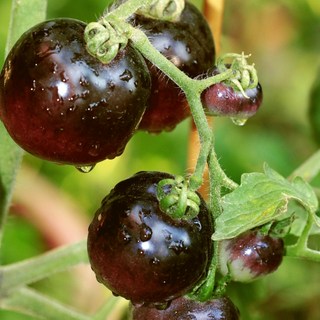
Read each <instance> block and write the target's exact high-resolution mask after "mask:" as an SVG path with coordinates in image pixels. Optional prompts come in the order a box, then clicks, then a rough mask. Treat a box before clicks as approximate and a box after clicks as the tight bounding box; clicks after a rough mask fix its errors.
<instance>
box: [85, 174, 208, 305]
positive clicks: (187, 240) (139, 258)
mask: <svg viewBox="0 0 320 320" xmlns="http://www.w3.org/2000/svg"><path fill="white" fill-rule="evenodd" d="M173 178H174V176H172V175H171V174H168V173H163V172H153V171H151V172H139V173H137V174H135V175H133V176H132V177H130V178H128V179H126V180H124V181H122V182H120V183H118V184H117V185H116V186H115V187H114V189H113V190H112V191H111V192H110V193H109V194H108V195H107V196H106V197H105V198H104V200H103V201H102V204H101V207H100V209H98V211H97V212H96V214H95V216H94V218H93V220H92V222H91V224H90V227H89V234H88V254H89V259H90V263H91V267H92V269H93V271H94V272H95V274H96V277H97V279H98V281H99V282H101V283H103V284H104V285H105V286H106V287H108V288H109V289H110V290H111V291H112V292H114V293H115V294H116V295H120V296H122V297H124V298H126V299H128V300H131V301H132V302H133V303H134V304H142V303H153V304H155V305H159V304H160V305H161V304H165V303H166V302H167V301H170V300H172V299H174V298H177V297H179V296H181V295H183V294H185V293H187V292H188V291H190V290H191V289H192V288H193V287H194V286H195V285H196V284H197V283H198V281H199V280H201V279H203V278H204V277H205V276H206V272H207V269H208V266H209V262H210V261H211V258H212V254H213V251H212V241H211V235H212V233H213V219H212V216H211V214H210V213H209V211H208V209H207V206H206V204H205V202H204V200H203V198H202V197H201V196H200V194H198V196H199V197H200V199H201V204H200V212H199V214H198V215H197V216H196V217H195V218H193V219H189V220H184V219H177V220H173V219H172V218H170V217H169V216H168V215H167V214H166V213H164V212H162V211H161V210H160V208H159V201H158V198H157V191H156V190H157V184H158V183H159V182H160V181H161V180H163V179H173ZM169 188H170V187H169V186H168V192H169V191H170V189H169Z"/></svg>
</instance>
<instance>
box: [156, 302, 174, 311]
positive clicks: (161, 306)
mask: <svg viewBox="0 0 320 320" xmlns="http://www.w3.org/2000/svg"><path fill="white" fill-rule="evenodd" d="M170 303H171V301H166V302H155V303H154V304H153V305H154V307H155V308H156V309H157V310H165V309H167V308H168V307H169V304H170Z"/></svg>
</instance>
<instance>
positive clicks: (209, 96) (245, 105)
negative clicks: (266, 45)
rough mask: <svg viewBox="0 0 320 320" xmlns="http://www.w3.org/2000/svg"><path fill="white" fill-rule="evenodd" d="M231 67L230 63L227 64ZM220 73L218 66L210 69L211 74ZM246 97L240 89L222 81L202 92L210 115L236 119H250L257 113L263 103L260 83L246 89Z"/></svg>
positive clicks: (207, 113) (202, 97) (206, 111)
mask: <svg viewBox="0 0 320 320" xmlns="http://www.w3.org/2000/svg"><path fill="white" fill-rule="evenodd" d="M227 67H229V65H227ZM217 74H220V72H219V70H218V68H217V67H215V68H214V69H213V70H211V71H210V73H209V74H208V75H209V76H215V75H217ZM245 93H246V95H247V96H248V97H249V99H248V98H246V97H244V96H243V95H242V93H241V92H240V91H236V90H234V89H233V88H232V87H231V86H227V85H225V84H224V83H222V82H219V83H216V84H214V85H212V86H210V87H209V88H207V89H205V90H204V91H203V92H202V94H201V101H202V105H203V109H204V111H205V113H206V115H208V116H229V117H232V118H236V119H240V120H241V119H243V120H245V119H248V118H249V117H251V116H253V115H255V114H256V112H257V110H258V109H259V107H260V105H261V103H262V88H261V85H260V84H259V83H258V85H257V86H256V87H255V88H253V89H247V90H245Z"/></svg>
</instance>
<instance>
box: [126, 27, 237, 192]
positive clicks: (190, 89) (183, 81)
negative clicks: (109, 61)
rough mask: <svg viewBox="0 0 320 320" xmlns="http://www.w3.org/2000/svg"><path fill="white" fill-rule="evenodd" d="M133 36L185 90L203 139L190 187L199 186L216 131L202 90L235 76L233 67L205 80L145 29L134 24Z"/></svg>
mask: <svg viewBox="0 0 320 320" xmlns="http://www.w3.org/2000/svg"><path fill="white" fill-rule="evenodd" d="M131 40H132V41H133V44H134V46H135V47H136V48H137V49H138V50H139V51H140V52H141V53H142V54H143V56H144V57H145V58H147V59H148V60H150V61H151V62H152V63H153V64H154V65H155V66H157V67H158V68H159V69H160V70H161V71H162V72H163V73H165V74H166V75H167V76H168V77H169V78H170V79H171V80H173V81H174V82H175V83H176V84H177V85H178V86H180V88H181V89H182V91H184V93H185V94H186V97H187V100H188V102H189V105H190V109H191V112H192V116H193V120H194V122H195V125H196V127H197V130H198V133H199V137H200V143H201V148H200V152H199V157H198V160H197V163H196V166H195V170H194V173H193V174H192V176H191V178H190V189H192V190H196V189H197V188H199V187H200V186H201V184H202V176H203V171H204V168H205V165H206V162H207V159H208V155H209V151H210V149H211V148H212V147H213V134H212V131H211V129H210V127H209V125H208V123H207V120H206V117H205V114H204V111H203V108H202V104H201V100H200V94H201V92H202V91H203V90H204V89H205V88H207V87H208V86H210V85H212V84H215V83H218V82H221V81H223V80H226V79H229V78H231V77H232V76H233V71H232V70H227V71H226V72H223V73H221V74H219V75H216V76H214V77H209V78H207V79H203V80H195V79H191V78H189V77H188V76H187V75H185V74H184V73H183V72H182V71H181V70H179V69H178V68H177V67H175V66H174V65H173V64H172V63H171V62H170V61H169V60H168V59H167V58H165V57H164V56H163V55H162V54H161V53H160V52H158V51H157V50H156V49H155V48H154V47H153V46H152V45H151V43H150V42H149V40H148V38H147V36H146V35H145V34H144V33H143V32H142V31H140V30H138V29H134V28H133V29H132V36H131Z"/></svg>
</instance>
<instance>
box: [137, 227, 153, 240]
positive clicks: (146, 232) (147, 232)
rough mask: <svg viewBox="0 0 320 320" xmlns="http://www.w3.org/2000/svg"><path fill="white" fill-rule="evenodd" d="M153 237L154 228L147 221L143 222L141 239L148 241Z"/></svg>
mask: <svg viewBox="0 0 320 320" xmlns="http://www.w3.org/2000/svg"><path fill="white" fill-rule="evenodd" d="M151 237H152V230H151V228H150V227H149V226H147V225H146V224H145V223H142V224H141V226H140V239H141V241H148V240H150V239H151Z"/></svg>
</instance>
